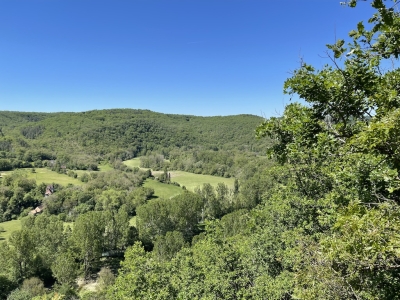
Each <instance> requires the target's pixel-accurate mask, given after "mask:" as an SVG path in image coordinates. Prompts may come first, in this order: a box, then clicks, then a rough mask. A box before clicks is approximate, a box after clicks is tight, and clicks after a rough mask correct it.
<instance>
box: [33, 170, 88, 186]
mask: <svg viewBox="0 0 400 300" xmlns="http://www.w3.org/2000/svg"><path fill="white" fill-rule="evenodd" d="M35 170H36V172H35V173H32V172H31V169H26V174H27V176H28V178H32V179H35V180H36V183H42V182H44V183H46V184H50V183H53V182H54V183H58V184H61V185H67V184H69V183H70V184H74V185H82V184H83V182H82V181H80V180H79V179H76V178H72V177H69V176H68V175H65V174H58V173H57V172H54V171H51V170H49V169H47V168H36V169H35Z"/></svg>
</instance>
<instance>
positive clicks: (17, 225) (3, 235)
mask: <svg viewBox="0 0 400 300" xmlns="http://www.w3.org/2000/svg"><path fill="white" fill-rule="evenodd" d="M0 227H1V228H2V229H4V230H5V231H4V232H0V242H1V241H4V240H6V239H8V238H9V237H10V235H11V233H12V232H13V231H15V230H19V229H21V220H11V221H7V222H2V223H0Z"/></svg>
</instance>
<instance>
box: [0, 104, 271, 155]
mask: <svg viewBox="0 0 400 300" xmlns="http://www.w3.org/2000/svg"><path fill="white" fill-rule="evenodd" d="M262 121H263V119H262V118H261V117H258V116H254V115H236V116H225V117H222V116H217V117H198V116H189V115H173V114H162V113H156V112H152V111H149V110H134V109H112V110H94V111H88V112H80V113H64V112H63V113H27V112H9V111H1V112H0V151H3V152H2V153H3V158H4V157H5V156H6V157H7V156H8V155H9V154H5V153H13V155H14V156H15V155H20V156H21V154H23V155H26V153H33V155H34V156H40V155H42V156H44V157H41V158H39V159H50V158H51V156H59V155H60V154H68V155H74V156H87V155H89V156H106V155H109V156H112V155H119V156H122V157H121V158H122V159H124V158H130V157H134V156H137V155H145V154H146V153H148V152H149V151H157V152H159V153H166V154H167V153H169V151H171V150H172V149H176V148H184V149H193V148H195V149H196V148H198V149H212V150H217V149H224V150H231V149H237V150H250V151H255V152H257V151H261V152H262V151H264V149H265V148H264V146H263V144H262V143H264V144H265V141H257V140H256V139H255V138H254V129H255V128H256V127H257V125H259V124H260V123H261V122H262ZM38 151H40V152H41V153H42V154H39V155H38V154H37V152H38ZM28 156H29V155H28Z"/></svg>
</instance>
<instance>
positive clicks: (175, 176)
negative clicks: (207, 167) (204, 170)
mask: <svg viewBox="0 0 400 300" xmlns="http://www.w3.org/2000/svg"><path fill="white" fill-rule="evenodd" d="M161 173H162V172H153V175H154V176H158V175H159V174H161ZM169 173H170V174H171V181H175V182H177V183H179V184H180V185H181V186H185V187H186V189H187V190H189V191H192V192H193V191H194V189H195V188H196V187H199V186H202V185H203V184H204V183H209V184H211V185H212V186H213V187H216V186H217V185H218V183H220V182H223V183H225V184H226V185H227V186H228V187H229V188H233V185H234V182H235V179H234V178H224V177H219V176H212V175H202V174H193V173H189V172H184V171H170V172H169Z"/></svg>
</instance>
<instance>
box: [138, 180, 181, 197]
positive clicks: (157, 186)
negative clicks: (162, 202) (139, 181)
mask: <svg viewBox="0 0 400 300" xmlns="http://www.w3.org/2000/svg"><path fill="white" fill-rule="evenodd" d="M143 186H144V187H149V188H152V189H154V196H155V197H158V198H164V199H169V198H171V197H174V196H176V195H179V194H180V193H182V192H183V190H182V189H181V188H180V187H177V186H175V185H172V184H166V183H161V182H159V181H157V180H153V179H147V180H146V181H145V182H144V184H143Z"/></svg>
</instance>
